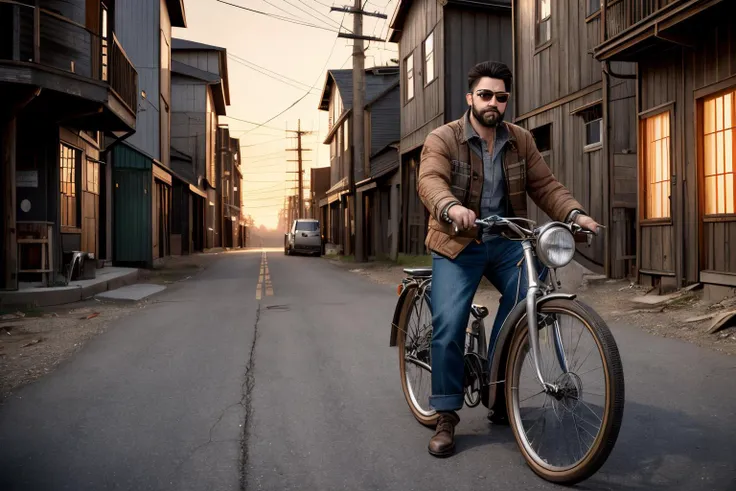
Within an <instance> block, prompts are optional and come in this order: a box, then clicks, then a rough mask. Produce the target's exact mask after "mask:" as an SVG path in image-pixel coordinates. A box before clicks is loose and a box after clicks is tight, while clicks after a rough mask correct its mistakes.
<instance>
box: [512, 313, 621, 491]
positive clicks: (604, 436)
mask: <svg viewBox="0 0 736 491" xmlns="http://www.w3.org/2000/svg"><path fill="white" fill-rule="evenodd" d="M539 313H557V314H566V315H571V316H573V317H576V318H578V320H580V321H581V322H582V323H583V325H584V326H585V327H586V328H587V330H588V332H589V333H590V334H591V335H592V337H593V339H594V340H595V343H596V345H597V347H598V352H599V354H600V355H601V360H602V363H603V365H604V366H603V372H604V374H605V380H606V387H605V391H606V402H605V410H604V413H603V422H602V425H601V429H600V431H599V433H598V435H597V437H596V439H595V441H594V443H593V445H592V446H591V448H590V449H589V450H588V452H587V453H586V454H585V455H584V456H583V458H581V459H580V460H579V462H577V463H576V464H575V465H574V466H571V467H570V468H568V469H564V470H551V469H550V468H546V467H544V466H543V465H541V463H540V461H541V460H542V459H541V458H539V457H538V456H537V458H534V456H532V455H531V454H530V451H529V449H528V448H527V447H526V446H525V445H524V442H523V439H524V438H525V437H522V431H523V429H521V428H520V424H521V419H520V417H517V415H519V411H516V410H515V408H514V405H515V404H516V401H517V399H518V397H514V395H513V387H515V386H516V385H517V384H518V375H519V374H518V372H517V371H516V370H515V368H516V363H517V360H518V358H519V355H520V353H521V352H522V350H523V348H524V347H525V342H526V341H527V338H528V329H527V323H526V315H525V316H524V317H522V319H521V320H520V321H519V323H518V324H517V326H516V329H515V331H514V335H513V336H514V337H513V339H512V341H511V348H510V350H509V355H508V359H507V365H506V378H507V383H506V384H505V385H506V387H505V391H504V392H505V396H506V404H507V414H508V415H509V424H510V425H511V429H512V431H513V433H514V438H515V439H516V443H517V445H518V447H519V450H520V451H521V453H522V455H523V457H524V459H525V460H526V462H527V464H528V465H529V467H531V469H532V470H533V471H534V472H535V473H536V474H537V475H538V476H540V477H541V478H543V479H545V480H547V481H550V482H553V483H556V484H563V485H568V486H570V485H574V484H577V483H579V482H581V481H584V480H586V479H588V478H589V477H591V476H592V475H593V474H595V473H596V472H597V471H598V469H600V467H601V466H602V465H603V464H604V463H605V462H606V460H607V459H608V456H609V455H610V453H611V451H612V450H613V447H614V445H615V444H616V440H617V438H618V434H619V431H620V429H621V422H622V420H623V414H624V399H625V397H624V390H625V389H624V374H623V367H622V365H621V357H620V355H619V352H618V348H617V346H616V342H615V340H614V338H613V335H612V334H611V331H610V329H609V328H608V326H607V325H606V323H605V322H604V321H603V319H601V318H600V316H599V315H598V314H597V313H596V312H595V311H594V310H593V309H591V308H590V307H588V306H587V305H585V304H584V303H582V302H580V301H578V300H551V301H549V302H547V303H545V304H542V305H541V307H540V308H539ZM522 363H523V359H522Z"/></svg>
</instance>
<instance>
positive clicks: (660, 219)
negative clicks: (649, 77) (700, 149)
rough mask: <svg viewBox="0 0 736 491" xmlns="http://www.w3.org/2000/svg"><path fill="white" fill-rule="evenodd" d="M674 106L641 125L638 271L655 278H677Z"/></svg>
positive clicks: (658, 112) (649, 116)
mask: <svg viewBox="0 0 736 491" xmlns="http://www.w3.org/2000/svg"><path fill="white" fill-rule="evenodd" d="M673 109H674V108H673V106H667V107H665V108H661V109H658V110H657V112H650V113H648V114H646V115H644V116H642V118H641V120H640V124H639V140H640V141H639V145H640V150H641V151H640V152H639V165H640V173H639V175H640V179H639V182H640V189H639V195H640V197H641V202H640V206H639V224H640V227H641V251H640V264H639V272H640V273H641V274H644V275H651V276H655V277H661V276H668V277H675V273H676V270H675V264H676V261H675V245H676V241H675V237H674V227H673V221H672V215H673V213H672V210H676V209H677V207H676V206H675V202H674V201H675V195H674V193H672V190H673V186H672V176H673V175H674V172H675V171H674V169H675V161H674V158H673V155H674V153H673V152H672V148H673V141H674V138H672V136H673V135H674V124H673V121H674V110H673Z"/></svg>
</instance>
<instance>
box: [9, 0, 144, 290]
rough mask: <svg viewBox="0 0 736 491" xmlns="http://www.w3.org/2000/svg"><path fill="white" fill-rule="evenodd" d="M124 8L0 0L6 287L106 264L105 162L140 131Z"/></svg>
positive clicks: (79, 0) (90, 0) (83, 1)
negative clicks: (77, 261) (76, 257)
mask: <svg viewBox="0 0 736 491" xmlns="http://www.w3.org/2000/svg"><path fill="white" fill-rule="evenodd" d="M121 16H122V15H121V11H120V9H114V8H112V5H111V4H110V3H108V2H101V1H94V0H67V1H64V2H60V1H56V0H37V1H36V2H35V3H34V2H23V1H20V2H16V1H9V0H0V94H1V95H0V189H1V190H2V191H1V194H2V199H0V212H1V213H2V217H3V218H2V222H1V223H2V232H3V233H2V236H3V239H2V247H0V288H2V289H10V290H14V289H18V287H19V282H36V281H39V280H40V281H42V282H43V283H44V284H46V285H52V284H54V283H57V282H59V281H64V280H65V279H66V278H68V275H67V270H68V268H67V266H68V264H69V263H70V259H71V257H72V254H73V253H74V252H75V251H78V252H81V253H84V254H85V255H86V257H87V259H89V260H90V261H88V263H89V264H88V267H89V265H90V264H91V265H95V263H96V262H97V260H99V259H100V258H102V259H109V258H110V245H111V230H110V228H108V227H107V223H109V219H108V218H109V216H110V214H111V208H110V195H111V182H110V171H109V166H108V165H106V164H105V162H109V154H110V151H111V149H112V148H114V146H115V145H117V144H120V141H121V140H123V139H125V138H127V137H129V136H130V135H131V134H133V132H134V131H135V129H136V126H137V114H136V112H137V106H138V103H139V98H138V80H139V79H138V72H137V71H136V67H135V64H134V62H132V61H131V58H129V53H126V49H124V48H123V47H124V46H125V47H126V48H128V47H129V46H130V45H129V44H128V43H127V42H126V41H124V40H122V39H121V37H120V29H119V26H120V24H121V20H120V17H121Z"/></svg>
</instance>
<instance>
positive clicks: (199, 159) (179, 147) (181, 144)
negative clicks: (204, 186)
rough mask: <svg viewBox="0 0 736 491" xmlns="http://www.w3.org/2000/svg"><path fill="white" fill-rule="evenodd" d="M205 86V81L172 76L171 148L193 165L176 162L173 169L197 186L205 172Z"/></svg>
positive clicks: (173, 160) (173, 161)
mask: <svg viewBox="0 0 736 491" xmlns="http://www.w3.org/2000/svg"><path fill="white" fill-rule="evenodd" d="M207 90H208V88H207V85H206V84H205V82H202V81H199V80H194V79H191V78H188V77H181V76H177V75H174V76H173V78H172V83H171V148H172V151H173V153H174V154H176V152H177V151H178V152H181V153H184V154H186V155H188V156H190V157H191V158H192V163H191V164H189V163H184V162H177V161H176V159H175V157H172V162H171V165H172V168H173V169H174V171H175V172H177V173H178V174H179V175H180V176H182V177H184V178H186V179H190V181H189V182H190V183H191V184H194V185H197V177H199V176H204V175H205V172H206V166H205V162H206V140H207V139H206V134H205V133H206V128H207V124H206V120H207V114H206V111H207Z"/></svg>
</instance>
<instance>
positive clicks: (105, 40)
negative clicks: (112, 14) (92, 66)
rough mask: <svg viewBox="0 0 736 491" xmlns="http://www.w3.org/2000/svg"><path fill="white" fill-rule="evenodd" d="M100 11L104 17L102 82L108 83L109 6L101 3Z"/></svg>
mask: <svg viewBox="0 0 736 491" xmlns="http://www.w3.org/2000/svg"><path fill="white" fill-rule="evenodd" d="M100 9H101V11H100V15H101V17H102V19H101V24H102V29H101V34H102V35H101V39H100V42H101V45H102V80H105V81H107V63H108V53H107V50H108V46H109V45H108V38H109V35H108V21H107V17H108V10H107V5H105V4H104V3H101V4H100Z"/></svg>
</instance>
